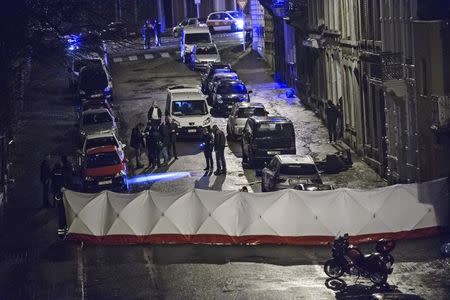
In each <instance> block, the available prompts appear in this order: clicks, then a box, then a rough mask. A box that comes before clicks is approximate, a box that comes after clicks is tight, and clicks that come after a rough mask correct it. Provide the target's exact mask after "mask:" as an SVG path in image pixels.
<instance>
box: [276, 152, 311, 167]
mask: <svg viewBox="0 0 450 300" xmlns="http://www.w3.org/2000/svg"><path fill="white" fill-rule="evenodd" d="M275 158H278V160H279V161H280V162H281V164H283V165H284V164H310V165H315V163H314V160H313V159H312V157H311V156H309V155H294V154H281V155H280V154H279V155H275Z"/></svg>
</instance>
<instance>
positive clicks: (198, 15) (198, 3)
mask: <svg viewBox="0 0 450 300" xmlns="http://www.w3.org/2000/svg"><path fill="white" fill-rule="evenodd" d="M200 1H201V0H195V5H196V6H197V18H200Z"/></svg>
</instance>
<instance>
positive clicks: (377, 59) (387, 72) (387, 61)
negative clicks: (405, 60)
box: [365, 53, 405, 81]
mask: <svg viewBox="0 0 450 300" xmlns="http://www.w3.org/2000/svg"><path fill="white" fill-rule="evenodd" d="M365 71H366V74H369V76H370V77H371V78H373V79H376V80H379V81H387V80H400V79H404V78H405V77H404V74H405V73H404V70H403V64H402V55H401V53H376V54H374V55H373V56H372V59H371V60H370V61H369V62H368V63H367V64H366V70H365Z"/></svg>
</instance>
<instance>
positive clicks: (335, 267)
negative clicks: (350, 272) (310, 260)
mask: <svg viewBox="0 0 450 300" xmlns="http://www.w3.org/2000/svg"><path fill="white" fill-rule="evenodd" d="M323 270H324V271H325V274H327V276H328V277H330V278H339V277H341V276H342V275H344V270H343V269H342V267H341V265H340V264H339V263H338V262H337V261H336V260H335V259H330V260H328V261H327V262H326V263H325V265H324V266H323Z"/></svg>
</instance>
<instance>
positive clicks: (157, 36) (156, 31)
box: [153, 19, 161, 47]
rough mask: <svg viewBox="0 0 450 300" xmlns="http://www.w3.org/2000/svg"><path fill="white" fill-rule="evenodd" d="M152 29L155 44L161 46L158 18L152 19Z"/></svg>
mask: <svg viewBox="0 0 450 300" xmlns="http://www.w3.org/2000/svg"><path fill="white" fill-rule="evenodd" d="M153 31H154V34H155V46H156V47H159V46H161V23H160V22H159V21H158V19H155V20H154V21H153Z"/></svg>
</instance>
